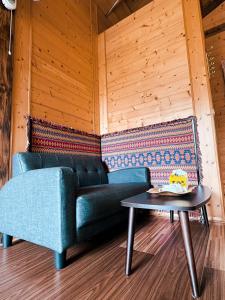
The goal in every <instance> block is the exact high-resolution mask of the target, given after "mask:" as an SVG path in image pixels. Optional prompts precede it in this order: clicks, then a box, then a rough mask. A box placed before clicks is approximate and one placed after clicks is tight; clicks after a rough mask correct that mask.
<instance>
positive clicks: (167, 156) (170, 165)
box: [28, 117, 202, 185]
mask: <svg viewBox="0 0 225 300" xmlns="http://www.w3.org/2000/svg"><path fill="white" fill-rule="evenodd" d="M28 151H31V152H48V153H64V154H67V153H69V154H73V155H88V156H90V155H91V156H102V160H103V161H104V162H105V163H106V165H107V167H108V170H109V171H114V170H118V169H123V168H134V167H141V166H143V167H148V168H149V169H150V171H151V181H152V184H153V185H162V184H166V183H168V178H169V175H170V173H171V171H172V170H174V169H179V168H181V169H183V170H185V171H186V172H187V173H188V178H189V183H190V184H193V185H196V184H198V182H200V181H201V178H202V175H201V174H202V172H201V155H200V150H199V141H198V134H197V125H196V119H195V117H189V118H185V119H180V120H175V121H170V122H164V123H160V124H154V125H150V126H144V127H139V128H135V129H131V130H124V131H120V132H116V133H110V134H105V135H103V136H101V137H100V136H98V135H94V134H88V133H85V132H81V131H78V130H75V129H72V128H68V127H64V126H60V125H57V124H53V123H50V122H47V121H43V120H39V119H35V118H31V117H28Z"/></svg>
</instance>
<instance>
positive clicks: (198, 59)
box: [183, 0, 225, 220]
mask: <svg viewBox="0 0 225 300" xmlns="http://www.w3.org/2000/svg"><path fill="white" fill-rule="evenodd" d="M183 12H184V21H185V29H186V37H187V51H188V59H189V69H190V78H191V86H192V98H193V109H194V112H195V115H196V117H197V120H198V132H199V140H200V149H201V154H202V167H203V176H204V179H203V184H205V185H207V186H209V187H210V188H211V189H212V191H213V196H212V199H211V202H210V204H209V205H210V206H208V210H209V214H210V216H213V217H214V218H215V219H218V220H222V219H224V218H225V212H224V202H223V195H222V186H221V179H220V170H219V162H218V153H217V141H216V132H215V122H214V110H213V106H212V98H211V90H210V83H209V76H208V69H207V64H206V51H205V40H204V33H203V28H202V17H201V11H200V5H199V2H198V1H196V0H183Z"/></svg>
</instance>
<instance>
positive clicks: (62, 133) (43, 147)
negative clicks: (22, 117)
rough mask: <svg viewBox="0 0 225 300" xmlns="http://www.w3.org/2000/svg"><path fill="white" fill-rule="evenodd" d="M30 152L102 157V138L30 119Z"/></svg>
mask: <svg viewBox="0 0 225 300" xmlns="http://www.w3.org/2000/svg"><path fill="white" fill-rule="evenodd" d="M27 119H28V149H27V150H28V151H30V152H47V153H62V154H72V155H73V154H77V155H78V154H79V155H88V156H101V147H100V146H101V142H100V136H98V135H94V134H88V133H86V132H82V131H79V130H75V129H72V128H69V127H64V126H60V125H57V124H53V123H50V122H47V121H43V120H39V119H35V118H31V117H28V118H27Z"/></svg>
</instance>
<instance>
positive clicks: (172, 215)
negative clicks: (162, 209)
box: [170, 210, 174, 223]
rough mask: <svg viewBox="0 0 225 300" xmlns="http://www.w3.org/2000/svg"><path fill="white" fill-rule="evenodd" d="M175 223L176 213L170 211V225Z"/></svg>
mask: <svg viewBox="0 0 225 300" xmlns="http://www.w3.org/2000/svg"><path fill="white" fill-rule="evenodd" d="M173 221H174V211H173V210H170V223H173Z"/></svg>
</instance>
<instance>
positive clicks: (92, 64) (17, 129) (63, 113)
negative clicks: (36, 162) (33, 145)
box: [12, 0, 99, 153]
mask: <svg viewBox="0 0 225 300" xmlns="http://www.w3.org/2000/svg"><path fill="white" fill-rule="evenodd" d="M97 38H98V35H97V6H96V4H94V2H93V1H92V0H85V1H83V0H82V1H81V0H78V1H73V0H65V1H60V0H55V1H51V0H44V1H27V0H21V1H18V8H17V10H16V32H15V55H14V84H13V135H12V144H13V151H12V152H13V153H15V152H18V151H25V150H26V143H27V136H26V135H27V134H26V120H25V118H24V117H25V115H28V114H31V115H32V116H34V117H37V118H41V119H46V120H48V121H51V122H55V123H58V124H61V125H65V126H69V127H73V128H75V129H78V130H83V131H87V132H90V133H99V104H98V69H97V68H98V64H97V48H98V45H97Z"/></svg>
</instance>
